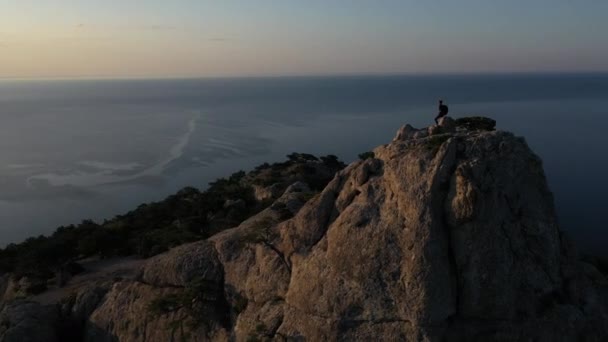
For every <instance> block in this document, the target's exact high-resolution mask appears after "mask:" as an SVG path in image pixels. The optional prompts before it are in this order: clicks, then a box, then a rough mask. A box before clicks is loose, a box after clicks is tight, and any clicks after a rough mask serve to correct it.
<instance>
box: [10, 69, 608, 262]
mask: <svg viewBox="0 0 608 342" xmlns="http://www.w3.org/2000/svg"><path fill="white" fill-rule="evenodd" d="M438 98H443V99H444V100H445V101H446V102H447V103H448V104H449V106H450V114H451V115H452V116H455V117H459V116H465V115H487V116H491V117H493V118H495V119H496V120H497V121H498V127H499V128H500V129H504V130H510V131H513V132H515V133H516V134H517V135H521V136H524V137H525V138H526V139H527V141H528V143H529V144H530V145H531V147H532V148H533V149H534V150H535V152H536V153H537V154H539V155H540V156H541V157H542V159H543V160H544V163H545V169H546V172H547V175H548V178H549V182H550V186H551V188H552V190H553V192H554V194H555V197H556V204H557V208H558V213H559V215H560V222H561V225H562V227H563V228H564V229H566V230H568V231H569V232H570V233H571V235H573V236H574V237H575V238H576V239H577V240H579V242H581V243H583V244H584V245H585V246H586V248H593V249H595V250H601V248H602V246H605V245H606V243H608V227H607V225H606V223H605V222H606V220H605V219H602V218H603V214H604V211H605V208H604V207H605V205H606V204H608V201H606V199H605V198H606V194H608V178H607V177H606V175H608V153H606V151H605V149H606V148H608V134H607V131H608V74H596V75H594V74H585V75H574V74H570V75H484V76H481V75H459V76H394V77H380V76H377V77H372V76H369V77H316V78H269V79H263V78H252V79H215V80H212V79H204V80H145V81H143V80H120V81H118V80H116V81H114V80H103V81H83V80H72V81H48V80H47V81H9V80H6V81H0V119H1V124H0V246H3V245H5V244H7V243H10V242H16V241H19V240H22V239H24V238H26V237H28V236H31V235H37V234H46V233H50V232H52V231H53V230H54V229H55V228H56V227H57V226H59V225H62V224H69V223H77V222H79V221H80V220H82V219H86V218H92V219H95V220H101V219H103V218H110V217H112V216H114V215H116V214H119V213H123V212H125V211H128V210H130V209H132V208H134V207H136V206H137V205H138V204H140V203H142V202H149V201H154V200H160V199H162V198H164V197H165V196H167V195H169V194H171V193H173V192H175V191H176V190H178V189H180V188H181V187H184V186H186V185H194V186H198V187H205V185H206V184H207V183H208V182H209V181H211V180H214V179H216V178H218V177H221V176H226V175H228V174H230V173H231V172H234V171H237V170H239V169H245V170H246V169H249V168H251V167H253V166H255V165H257V164H260V163H262V162H265V161H268V162H272V161H278V160H281V159H283V157H284V155H286V154H288V153H290V152H294V151H297V152H308V153H314V154H336V155H338V156H339V157H340V158H342V159H343V160H346V161H351V160H353V159H354V158H356V155H357V154H358V153H360V152H363V151H367V150H370V149H371V148H373V147H375V146H377V145H379V144H383V143H386V142H388V141H389V140H390V139H392V137H393V135H394V133H395V131H396V130H397V129H398V128H399V126H400V125H402V124H404V123H411V124H413V125H414V126H418V127H422V126H427V125H429V124H431V123H432V120H433V117H434V115H435V114H436V101H437V99H438Z"/></svg>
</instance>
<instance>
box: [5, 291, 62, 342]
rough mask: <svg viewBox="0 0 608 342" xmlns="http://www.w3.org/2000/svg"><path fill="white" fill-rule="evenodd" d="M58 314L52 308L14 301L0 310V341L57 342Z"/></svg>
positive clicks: (58, 338) (54, 308)
mask: <svg viewBox="0 0 608 342" xmlns="http://www.w3.org/2000/svg"><path fill="white" fill-rule="evenodd" d="M58 326H59V312H58V310H57V308H56V307H54V306H43V305H40V304H38V303H34V302H27V301H19V300H18V301H14V302H11V303H8V304H5V305H4V307H3V308H2V309H1V310H0V341H2V342H55V341H57V342H59V341H60V336H59V333H58Z"/></svg>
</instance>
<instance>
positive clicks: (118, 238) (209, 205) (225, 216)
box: [0, 153, 345, 291]
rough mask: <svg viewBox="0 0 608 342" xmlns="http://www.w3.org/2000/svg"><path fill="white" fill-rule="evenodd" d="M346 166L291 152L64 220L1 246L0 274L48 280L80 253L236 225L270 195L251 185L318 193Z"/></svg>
mask: <svg viewBox="0 0 608 342" xmlns="http://www.w3.org/2000/svg"><path fill="white" fill-rule="evenodd" d="M344 167H345V164H344V163H342V162H341V161H339V160H338V158H337V157H336V156H334V155H328V156H324V157H315V156H313V155H311V154H307V153H292V154H290V155H288V156H287V161H284V162H280V163H274V164H269V163H264V164H262V165H260V166H258V167H256V168H255V169H254V170H253V171H251V172H249V173H246V172H244V171H239V172H236V173H234V174H232V175H230V176H229V177H227V178H220V179H218V180H216V181H214V182H211V183H210V184H209V187H208V188H207V190H205V191H200V190H198V189H196V188H193V187H186V188H184V189H182V190H180V191H178V192H177V193H175V194H174V195H171V196H169V197H167V198H166V199H164V200H162V201H160V202H153V203H147V204H142V205H140V206H138V207H137V208H136V209H135V210H132V211H130V212H128V213H126V214H123V215H118V216H115V217H114V218H112V219H109V220H105V221H103V222H101V223H97V222H94V221H92V220H84V221H82V222H81V223H79V224H75V225H68V226H61V227H59V228H57V230H55V232H54V233H53V234H51V235H49V236H38V237H32V238H29V239H27V240H25V241H24V242H22V243H19V244H9V245H8V246H6V247H5V248H4V249H0V274H3V273H12V274H13V276H14V277H16V278H17V279H19V278H21V277H28V278H29V279H31V280H32V281H41V282H45V281H46V280H48V279H52V278H53V277H55V275H56V273H58V272H60V271H61V269H62V267H63V265H65V264H66V263H70V262H73V261H75V260H78V259H80V258H86V257H92V256H98V257H100V258H109V257H115V256H129V255H137V256H140V257H146V258H147V257H150V256H153V255H156V254H159V253H162V252H164V251H166V250H168V249H170V248H172V247H174V246H178V245H181V244H184V243H188V242H192V241H197V240H201V239H205V238H208V237H209V236H211V235H214V234H215V233H217V232H220V231H222V230H225V229H228V228H232V227H235V226H237V225H238V224H240V223H241V222H242V221H243V220H245V219H247V218H249V217H251V216H252V215H255V214H257V213H259V212H260V211H262V210H264V209H265V208H267V207H268V206H269V205H271V204H272V203H273V202H274V199H268V200H267V201H258V200H256V198H255V191H254V186H255V185H263V186H267V185H271V184H279V190H281V189H282V190H284V189H285V188H287V186H289V185H291V184H293V183H294V182H296V181H303V182H305V183H307V184H308V185H309V186H310V187H311V188H312V189H315V190H317V191H319V190H321V189H323V188H325V186H326V185H327V183H329V181H330V180H331V179H332V178H333V176H334V174H335V173H336V172H337V171H339V170H341V169H342V168H344ZM279 192H280V191H279ZM230 202H232V203H239V206H238V208H237V207H230V206H227V205H226V203H230ZM279 210H280V212H281V213H283V214H284V215H282V217H284V218H288V217H291V215H292V214H291V212H289V210H287V208H283V209H282V210H281V208H279ZM35 290H36V291H38V289H35Z"/></svg>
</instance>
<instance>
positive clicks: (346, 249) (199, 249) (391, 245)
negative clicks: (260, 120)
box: [0, 117, 608, 341]
mask: <svg viewBox="0 0 608 342" xmlns="http://www.w3.org/2000/svg"><path fill="white" fill-rule="evenodd" d="M494 126H495V122H494V121H493V120H490V119H484V118H475V119H471V120H460V119H459V120H456V121H454V120H452V119H451V118H449V117H446V118H443V119H442V120H441V121H440V122H439V124H438V125H436V126H433V127H431V128H425V129H420V130H419V129H415V128H414V127H412V126H409V125H406V126H404V127H402V128H401V129H400V130H399V132H398V134H397V136H396V137H395V139H393V141H392V142H391V143H389V144H387V145H383V146H380V147H378V148H376V149H375V150H374V151H373V152H374V158H369V159H366V160H361V161H357V162H354V163H352V164H351V165H349V166H348V167H347V168H345V169H344V170H342V171H340V172H338V173H337V174H336V176H335V177H334V178H333V180H332V181H331V182H330V183H329V185H327V187H325V189H324V190H323V191H322V192H321V193H318V194H316V195H314V196H313V193H312V192H311V191H310V189H309V187H308V186H307V185H306V184H304V183H301V182H298V183H295V184H293V185H292V186H290V187H289V188H287V190H286V191H285V193H284V194H283V195H282V196H281V197H280V198H279V199H278V200H277V201H276V202H275V203H274V204H273V205H271V206H270V207H268V208H267V209H266V210H264V211H262V212H260V213H259V214H257V215H255V216H253V217H251V218H249V219H247V220H245V221H244V222H243V223H242V224H240V225H239V226H238V227H236V228H233V229H229V230H226V231H223V232H221V233H219V234H216V235H214V236H212V237H211V238H210V239H208V240H205V241H199V242H196V243H192V244H187V245H183V246H180V247H177V248H174V249H172V250H171V251H169V252H167V253H165V254H162V255H159V256H157V257H154V258H151V259H149V260H148V261H147V262H146V264H145V265H144V266H143V267H142V269H141V272H140V275H139V276H138V277H137V278H136V279H130V280H129V279H127V280H120V281H115V282H111V283H109V284H106V285H103V284H102V285H103V286H102V285H99V286H96V287H95V286H93V287H90V288H88V289H85V290H83V291H82V292H81V293H78V294H76V295H75V297H73V300H72V301H71V302H69V305H68V304H66V305H65V307H64V310H63V312H68V314H65V313H64V316H65V315H68V316H70V315H71V316H77V317H83V319H84V320H86V324H85V328H84V334H83V335H84V336H85V337H86V340H87V341H178V340H179V341H181V340H192V341H203V340H217V341H228V340H230V341H232V340H235V341H250V340H251V341H253V340H278V341H370V340H386V341H576V340H584V341H604V340H607V339H608V330H607V328H606V327H605V326H604V325H605V324H604V323H605V321H606V319H608V312H607V308H608V280H607V279H606V276H605V275H604V274H602V273H601V272H600V271H598V269H596V268H595V267H594V266H593V265H591V264H589V263H585V262H582V261H581V260H580V259H579V257H578V255H577V254H576V250H575V248H574V247H573V246H572V243H571V242H570V241H569V240H568V239H567V238H566V237H565V236H564V235H563V234H562V233H561V232H560V230H559V227H558V223H557V220H556V215H555V209H554V206H553V198H552V194H551V192H550V191H549V189H548V186H547V182H546V179H545V176H544V172H543V168H542V162H541V161H540V159H539V158H538V157H537V156H536V155H534V153H532V151H530V149H529V148H528V146H527V144H526V143H525V141H524V140H523V139H522V138H518V137H516V136H514V135H513V134H511V133H507V132H501V131H495V130H494ZM269 175H270V173H269ZM0 326H2V322H0ZM0 331H2V330H0Z"/></svg>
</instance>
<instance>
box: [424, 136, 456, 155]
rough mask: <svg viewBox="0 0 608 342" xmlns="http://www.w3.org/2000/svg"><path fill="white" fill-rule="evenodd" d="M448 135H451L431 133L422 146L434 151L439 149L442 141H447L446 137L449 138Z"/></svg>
mask: <svg viewBox="0 0 608 342" xmlns="http://www.w3.org/2000/svg"><path fill="white" fill-rule="evenodd" d="M450 137H451V135H449V134H439V135H432V136H430V137H429V138H427V140H426V142H425V145H424V146H425V147H426V148H427V149H428V150H430V151H435V152H436V151H437V150H438V149H439V147H441V145H443V143H444V142H446V141H448V139H450Z"/></svg>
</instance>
